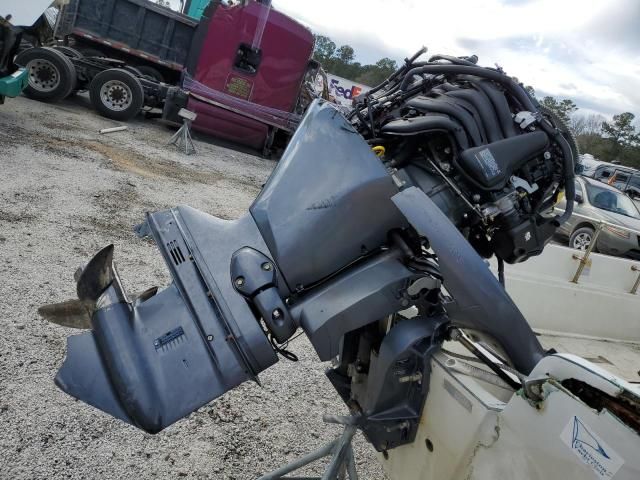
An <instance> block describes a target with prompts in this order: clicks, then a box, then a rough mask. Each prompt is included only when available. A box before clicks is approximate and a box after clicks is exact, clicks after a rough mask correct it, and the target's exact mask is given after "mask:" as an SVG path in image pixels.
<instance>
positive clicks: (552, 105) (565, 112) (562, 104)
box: [540, 96, 578, 125]
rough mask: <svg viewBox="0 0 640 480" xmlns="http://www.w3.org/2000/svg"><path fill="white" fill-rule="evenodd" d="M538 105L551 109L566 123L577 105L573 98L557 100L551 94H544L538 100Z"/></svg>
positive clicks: (576, 108)
mask: <svg viewBox="0 0 640 480" xmlns="http://www.w3.org/2000/svg"><path fill="white" fill-rule="evenodd" d="M540 105H542V106H543V107H546V108H548V109H549V110H551V111H552V112H553V113H555V114H556V115H557V116H558V117H559V118H560V120H562V121H563V122H564V123H566V124H567V125H568V124H569V120H570V118H571V114H572V113H574V112H575V111H576V110H578V106H577V105H576V104H575V103H573V100H570V99H568V98H565V99H564V100H560V101H558V100H556V99H555V98H553V97H551V96H546V97H544V98H543V99H542V100H541V101H540Z"/></svg>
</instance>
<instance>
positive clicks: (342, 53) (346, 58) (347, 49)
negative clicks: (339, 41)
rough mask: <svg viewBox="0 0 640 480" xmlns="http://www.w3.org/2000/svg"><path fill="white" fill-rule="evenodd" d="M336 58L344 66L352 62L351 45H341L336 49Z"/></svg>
mask: <svg viewBox="0 0 640 480" xmlns="http://www.w3.org/2000/svg"><path fill="white" fill-rule="evenodd" d="M337 56H338V58H339V59H340V61H341V62H342V63H344V64H345V65H346V64H349V63H351V62H353V59H354V56H355V51H354V50H353V47H352V46H351V45H342V46H341V47H340V48H338V52H337Z"/></svg>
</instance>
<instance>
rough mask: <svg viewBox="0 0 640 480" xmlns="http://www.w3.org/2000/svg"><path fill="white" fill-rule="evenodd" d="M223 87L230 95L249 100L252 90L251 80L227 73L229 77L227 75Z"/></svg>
mask: <svg viewBox="0 0 640 480" xmlns="http://www.w3.org/2000/svg"><path fill="white" fill-rule="evenodd" d="M224 88H225V90H226V91H227V92H228V93H230V94H231V95H234V96H236V97H240V98H244V99H245V100H249V97H250V96H251V90H253V82H251V81H250V80H247V79H246V78H242V77H234V76H231V75H229V77H227V84H226V85H225V87H224Z"/></svg>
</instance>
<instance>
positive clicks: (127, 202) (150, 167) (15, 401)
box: [0, 95, 384, 479]
mask: <svg viewBox="0 0 640 480" xmlns="http://www.w3.org/2000/svg"><path fill="white" fill-rule="evenodd" d="M87 105H88V99H87V98H86V97H85V96H83V95H80V96H78V97H76V98H74V99H72V100H67V101H65V102H63V103H61V104H59V105H55V106H54V105H46V104H42V103H38V102H35V101H32V100H28V99H26V98H18V99H13V100H11V99H10V100H8V102H7V103H6V104H5V105H4V106H1V107H0V279H1V280H0V309H1V311H2V318H1V319H0V325H1V328H0V478H3V479H5V478H6V479H40V478H42V479H45V478H46V479H54V478H55V479H57V478H74V479H88V478H114V479H115V478H118V479H129V478H135V479H149V478H154V479H155V478H177V477H188V478H202V479H205V478H209V479H211V478H213V479H223V478H224V479H227V478H228V479H253V478H257V477H258V476H259V475H260V474H261V473H265V472H267V471H270V470H272V469H275V468H277V467H278V466H280V465H282V464H284V463H286V462H288V461H291V460H293V459H294V458H296V457H298V456H300V455H301V454H303V453H305V452H307V451H309V450H311V449H313V448H316V447H318V446H320V445H321V444H323V443H324V442H327V441H330V440H332V439H333V438H334V437H335V435H336V434H337V433H338V429H337V428H336V427H335V426H331V425H325V424H323V423H322V420H321V416H322V414H323V413H346V409H345V408H344V406H343V405H342V403H341V401H340V400H339V399H338V396H337V394H336V393H335V392H334V390H333V389H332V387H331V386H330V384H329V382H328V381H327V380H326V379H325V377H324V373H323V371H324V369H325V368H326V365H323V364H322V363H320V362H318V361H317V357H316V355H315V353H314V352H313V349H312V348H311V346H310V344H309V343H308V341H307V340H306V339H305V338H304V337H300V338H298V339H297V340H295V342H294V343H293V344H292V350H293V351H294V352H295V353H296V354H297V355H298V356H299V357H300V362H299V363H297V364H293V363H290V362H288V361H286V360H281V361H280V362H279V363H278V364H277V365H276V366H274V367H272V368H271V369H269V370H267V371H266V372H264V373H263V374H261V380H262V382H263V388H260V387H259V386H257V385H255V384H251V383H246V384H244V385H242V386H240V387H239V388H238V389H236V390H234V391H232V392H229V393H227V394H226V395H224V396H223V397H222V398H220V399H218V400H216V401H214V402H212V403H211V404H209V405H207V406H205V407H203V408H201V409H200V410H198V411H197V412H195V413H194V414H192V415H191V416H190V418H188V419H186V420H182V421H180V422H178V423H177V424H175V425H173V426H171V427H169V428H168V429H166V430H165V431H163V432H161V433H159V434H157V435H155V436H153V435H148V434H145V433H143V432H141V431H139V430H137V429H135V428H133V427H130V426H128V425H125V424H124V423H121V422H119V421H117V420H115V419H113V418H111V417H108V416H107V415H104V414H102V413H101V412H99V411H98V410H95V409H93V408H91V407H89V406H87V405H85V404H83V403H80V402H77V401H74V400H73V399H72V398H71V397H69V396H67V395H65V394H64V393H62V392H61V391H59V390H58V389H57V388H56V387H55V386H54V384H53V377H54V375H55V373H56V371H57V369H58V367H59V366H60V365H61V363H62V361H63V358H64V355H65V339H66V337H67V336H68V335H71V334H73V333H74V331H73V330H70V329H66V328H63V327H59V326H55V325H50V324H47V323H46V322H45V321H43V320H42V319H41V318H40V317H39V316H38V314H37V312H36V310H37V308H38V306H40V305H42V304H45V303H52V302H57V301H61V300H64V299H67V298H72V297H73V296H74V290H75V285H74V281H73V271H74V270H75V268H76V267H77V266H78V265H80V264H81V263H83V262H86V261H87V260H88V259H89V258H90V257H91V256H92V255H93V254H94V253H95V252H97V251H98V250H99V249H100V248H101V247H103V246H105V245H107V244H109V243H114V244H115V246H116V260H117V261H118V265H119V267H120V269H119V271H120V273H121V276H122V277H123V282H124V284H125V287H126V288H128V290H129V291H141V290H143V289H144V288H147V287H149V286H152V285H165V284H166V283H167V282H168V280H169V279H168V275H167V273H166V270H165V267H164V263H163V261H162V259H161V257H160V255H159V254H158V253H157V251H156V249H155V247H154V246H153V245H151V244H149V243H148V242H145V241H142V240H139V239H138V238H137V237H135V236H134V235H133V233H132V226H133V225H135V224H137V223H139V222H140V221H141V220H142V219H143V215H144V212H146V211H154V210H159V209H164V208H168V207H172V206H175V205H178V204H189V205H191V206H193V207H195V208H198V209H201V210H204V211H206V212H209V213H211V214H214V215H217V216H220V217H223V218H235V217H237V216H240V215H241V214H242V213H243V212H245V211H246V209H247V207H248V206H249V205H250V203H251V201H252V200H253V198H254V197H255V196H256V195H257V193H258V192H259V189H260V185H262V184H263V183H264V181H265V180H266V179H267V177H268V175H269V173H270V172H271V170H272V169H273V167H274V166H275V163H274V162H272V161H268V160H264V159H261V158H258V157H255V156H251V155H249V154H246V153H240V152H238V151H234V150H230V149H227V148H224V147H221V146H218V145H213V144H211V143H205V142H203V141H197V142H196V143H197V148H198V149H199V154H198V155H197V156H190V157H189V156H184V155H181V154H180V153H178V152H177V151H175V150H174V149H173V147H166V146H164V144H165V143H166V141H167V140H168V138H169V137H170V135H171V131H169V130H168V129H167V128H166V127H164V126H162V125H160V124H159V123H157V122H152V121H147V122H145V121H143V120H142V119H141V120H137V121H134V122H130V123H129V124H128V125H129V130H127V131H124V132H118V133H113V134H110V135H99V134H98V130H99V129H100V128H106V127H111V126H114V125H115V124H114V122H112V121H110V120H107V119H104V118H101V117H99V116H97V115H96V114H95V113H94V112H92V111H91V110H90V109H88V108H86V107H87ZM355 450H356V457H357V463H358V468H359V472H360V474H361V478H364V479H381V478H384V475H383V473H382V471H381V468H380V467H379V465H378V463H377V462H376V461H375V455H374V451H373V449H372V448H371V447H370V446H369V445H368V444H367V443H366V442H365V441H364V439H363V438H362V437H360V436H358V437H357V438H356V441H355ZM303 473H306V474H309V473H311V471H310V470H305V471H303Z"/></svg>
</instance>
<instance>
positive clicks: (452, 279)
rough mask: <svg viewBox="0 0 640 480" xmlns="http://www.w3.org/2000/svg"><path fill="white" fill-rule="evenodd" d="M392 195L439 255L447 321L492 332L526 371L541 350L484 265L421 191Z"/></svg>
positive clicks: (412, 190)
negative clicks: (446, 296) (447, 300)
mask: <svg viewBox="0 0 640 480" xmlns="http://www.w3.org/2000/svg"><path fill="white" fill-rule="evenodd" d="M392 200H393V203H395V205H396V206H397V207H398V209H399V210H400V211H401V212H402V214H403V215H404V216H405V217H406V219H407V220H408V221H409V223H410V224H411V225H413V227H414V228H415V229H416V230H417V231H418V233H419V234H420V235H423V236H425V237H426V238H427V239H428V240H429V243H430V244H431V247H432V248H433V250H434V252H435V253H436V254H437V256H438V263H439V265H440V270H441V273H442V276H443V277H444V285H445V287H446V289H447V291H448V292H449V293H450V294H451V295H452V296H453V298H454V300H455V302H454V304H453V305H450V308H447V313H448V314H449V318H450V319H451V321H452V322H453V323H454V324H455V325H457V326H460V327H463V328H469V329H473V330H476V331H478V332H480V333H485V334H487V335H489V336H490V337H493V338H494V339H495V340H497V341H498V343H499V344H500V346H501V348H502V349H503V350H504V351H505V353H506V354H507V355H508V356H509V358H510V359H511V360H512V362H513V364H514V366H515V367H516V368H517V369H518V370H520V371H522V372H524V373H529V372H530V371H531V370H532V369H533V367H534V366H535V365H536V364H537V363H538V361H539V360H540V359H541V358H542V357H543V356H544V350H543V349H542V346H541V345H540V343H539V342H538V339H537V338H536V336H535V334H534V333H533V331H532V330H531V327H530V326H529V324H528V323H527V321H526V320H525V318H524V316H523V315H522V313H521V312H520V310H518V307H517V306H516V305H515V303H513V300H511V298H510V297H509V295H507V293H506V291H505V290H504V288H503V287H502V285H500V283H499V282H498V280H497V279H496V278H495V277H494V275H493V274H492V273H491V271H490V270H489V267H488V266H487V264H486V263H485V262H484V261H483V260H482V258H480V256H479V255H478V253H477V252H476V251H475V250H474V249H473V247H472V246H471V245H470V244H469V242H468V241H467V240H466V239H465V238H464V237H463V236H462V234H461V233H460V232H459V231H458V229H457V228H456V227H455V226H454V225H453V223H451V221H450V220H449V219H448V218H447V217H446V215H445V214H444V213H442V211H441V210H440V209H439V208H438V206H437V205H436V204H435V203H434V202H433V200H431V199H430V198H429V197H428V196H427V195H426V194H425V193H424V192H423V191H422V190H420V189H418V188H416V187H411V188H407V189H406V190H403V191H402V192H400V193H398V194H396V195H394V196H393V197H392Z"/></svg>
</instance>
